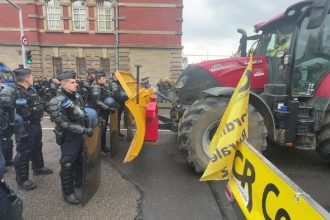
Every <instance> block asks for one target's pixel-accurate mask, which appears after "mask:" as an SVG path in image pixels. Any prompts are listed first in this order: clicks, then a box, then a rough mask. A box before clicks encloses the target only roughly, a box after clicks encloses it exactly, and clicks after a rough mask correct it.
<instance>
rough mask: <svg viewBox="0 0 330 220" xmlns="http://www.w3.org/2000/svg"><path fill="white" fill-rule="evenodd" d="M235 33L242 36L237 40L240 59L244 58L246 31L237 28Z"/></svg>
mask: <svg viewBox="0 0 330 220" xmlns="http://www.w3.org/2000/svg"><path fill="white" fill-rule="evenodd" d="M237 32H238V33H240V34H241V35H242V37H241V39H240V40H239V50H240V51H241V57H246V48H247V34H246V31H245V30H244V29H242V28H238V29H237Z"/></svg>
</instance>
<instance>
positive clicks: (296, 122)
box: [161, 0, 330, 172]
mask: <svg viewBox="0 0 330 220" xmlns="http://www.w3.org/2000/svg"><path fill="white" fill-rule="evenodd" d="M329 7H330V1H329V0H314V1H313V0H307V1H302V2H299V3H296V4H294V5H292V6H290V7H289V8H288V9H287V10H286V11H285V12H284V13H282V14H281V15H279V16H276V17H274V18H272V19H271V20H269V21H267V22H261V23H259V24H257V25H255V31H256V33H257V34H256V35H254V36H251V37H247V36H246V34H244V31H240V32H241V33H243V34H242V38H241V42H240V48H241V51H242V52H241V53H242V56H241V57H234V58H229V59H221V60H213V61H206V62H202V63H199V64H195V65H192V66H190V67H189V68H187V69H186V70H185V71H184V72H183V73H182V74H181V75H180V77H179V79H178V81H177V91H178V100H177V101H176V103H175V105H174V106H173V108H172V109H171V118H172V120H173V121H174V122H175V123H176V124H177V126H172V128H173V130H176V129H177V132H178V136H177V138H178V142H179V146H180V148H181V150H182V151H183V153H184V155H185V156H186V158H187V160H188V162H190V163H191V164H192V165H193V166H194V168H195V170H196V171H197V172H201V171H203V170H204V169H205V168H206V166H207V164H208V162H209V156H208V154H207V148H208V146H209V143H210V140H211V139H212V137H213V135H214V133H215V131H216V128H217V126H218V124H219V121H220V115H221V114H223V112H224V110H225V108H226V105H227V103H228V101H229V99H230V96H231V94H232V93H233V90H234V87H235V86H236V85H237V83H238V81H239V79H240V77H241V75H242V73H243V71H244V69H245V68H246V65H247V61H248V58H247V57H246V53H245V50H246V45H247V43H246V42H247V40H249V39H251V40H253V39H255V40H256V42H255V44H254V45H253V46H252V47H251V50H250V52H253V53H254V58H253V74H252V76H251V77H252V78H251V81H252V83H251V91H252V92H251V94H250V107H249V140H248V141H249V142H250V143H251V144H252V145H253V146H255V147H256V148H258V149H259V150H264V149H266V147H267V142H266V138H267V139H268V140H269V141H272V142H275V143H277V144H278V145H281V146H287V147H296V148H299V149H308V150H317V152H318V153H319V154H320V155H321V156H322V157H323V158H324V159H326V160H327V161H328V162H330V88H329V87H328V86H329V85H330V15H329ZM258 33H260V34H258ZM161 119H162V118H161Z"/></svg>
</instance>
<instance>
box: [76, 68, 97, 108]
mask: <svg viewBox="0 0 330 220" xmlns="http://www.w3.org/2000/svg"><path fill="white" fill-rule="evenodd" d="M96 72H97V71H96V70H95V69H92V68H90V69H87V71H86V73H87V77H86V80H83V81H81V82H80V85H79V88H78V91H79V93H80V94H81V95H82V96H83V99H84V101H85V102H87V103H90V102H91V100H92V95H91V89H92V85H93V83H94V81H95V74H96Z"/></svg>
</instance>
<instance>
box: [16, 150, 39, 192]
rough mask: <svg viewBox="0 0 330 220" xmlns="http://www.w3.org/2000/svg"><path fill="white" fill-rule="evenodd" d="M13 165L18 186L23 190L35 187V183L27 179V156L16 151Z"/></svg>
mask: <svg viewBox="0 0 330 220" xmlns="http://www.w3.org/2000/svg"><path fill="white" fill-rule="evenodd" d="M14 165H15V172H16V182H17V185H18V187H19V188H21V189H24V190H32V189H34V188H36V184H35V183H34V182H32V181H31V180H29V161H28V160H27V156H26V155H25V156H24V155H22V154H20V153H17V155H16V158H15V163H14Z"/></svg>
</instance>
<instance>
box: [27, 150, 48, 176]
mask: <svg viewBox="0 0 330 220" xmlns="http://www.w3.org/2000/svg"><path fill="white" fill-rule="evenodd" d="M31 156H32V170H33V175H48V174H52V173H53V170H52V169H49V168H47V167H45V166H44V158H43V155H42V152H41V151H38V152H35V153H34V155H31Z"/></svg>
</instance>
